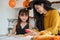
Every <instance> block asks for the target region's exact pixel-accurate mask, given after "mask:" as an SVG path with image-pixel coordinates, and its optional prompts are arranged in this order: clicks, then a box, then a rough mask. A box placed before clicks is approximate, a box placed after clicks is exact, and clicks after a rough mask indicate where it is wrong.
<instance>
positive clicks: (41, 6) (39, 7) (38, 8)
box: [34, 4, 44, 14]
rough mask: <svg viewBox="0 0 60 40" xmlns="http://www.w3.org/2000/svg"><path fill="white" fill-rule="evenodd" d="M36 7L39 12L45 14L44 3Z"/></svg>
mask: <svg viewBox="0 0 60 40" xmlns="http://www.w3.org/2000/svg"><path fill="white" fill-rule="evenodd" d="M34 7H35V9H36V10H37V12H39V13H40V14H43V10H44V7H43V4H41V5H35V6H34Z"/></svg>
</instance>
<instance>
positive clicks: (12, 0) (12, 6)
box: [9, 0, 16, 8]
mask: <svg viewBox="0 0 60 40" xmlns="http://www.w3.org/2000/svg"><path fill="white" fill-rule="evenodd" d="M9 6H10V7H11V8H14V7H15V6H16V1H15V0H10V1H9Z"/></svg>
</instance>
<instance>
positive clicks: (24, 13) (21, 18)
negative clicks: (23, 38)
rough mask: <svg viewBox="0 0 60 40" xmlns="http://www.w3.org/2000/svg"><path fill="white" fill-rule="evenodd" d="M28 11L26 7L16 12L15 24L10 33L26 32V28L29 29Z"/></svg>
mask: <svg viewBox="0 0 60 40" xmlns="http://www.w3.org/2000/svg"><path fill="white" fill-rule="evenodd" d="M29 28H30V27H29V11H28V10H27V9H21V10H20V11H19V14H18V21H17V23H16V24H15V26H14V28H13V31H12V34H15V32H16V35H19V34H26V29H29Z"/></svg>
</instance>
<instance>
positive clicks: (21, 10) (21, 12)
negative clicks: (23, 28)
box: [17, 8, 29, 26]
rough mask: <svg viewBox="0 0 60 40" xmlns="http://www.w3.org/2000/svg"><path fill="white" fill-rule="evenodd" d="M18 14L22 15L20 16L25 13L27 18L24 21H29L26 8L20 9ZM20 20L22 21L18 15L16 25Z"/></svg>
mask: <svg viewBox="0 0 60 40" xmlns="http://www.w3.org/2000/svg"><path fill="white" fill-rule="evenodd" d="M18 15H22V16H23V15H26V16H28V19H27V21H26V22H27V23H29V10H28V9H26V8H23V9H20V11H19V14H18ZM21 22H22V20H21V19H20V18H19V16H18V20H17V25H18V26H19V25H20V23H21Z"/></svg>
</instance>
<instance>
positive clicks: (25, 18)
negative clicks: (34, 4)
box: [19, 13, 28, 22]
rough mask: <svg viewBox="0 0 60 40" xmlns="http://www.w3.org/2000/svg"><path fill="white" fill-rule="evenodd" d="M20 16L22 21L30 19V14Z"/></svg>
mask: <svg viewBox="0 0 60 40" xmlns="http://www.w3.org/2000/svg"><path fill="white" fill-rule="evenodd" d="M19 18H20V19H21V21H22V22H26V21H27V20H28V15H26V14H25V13H24V14H20V15H19Z"/></svg>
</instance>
